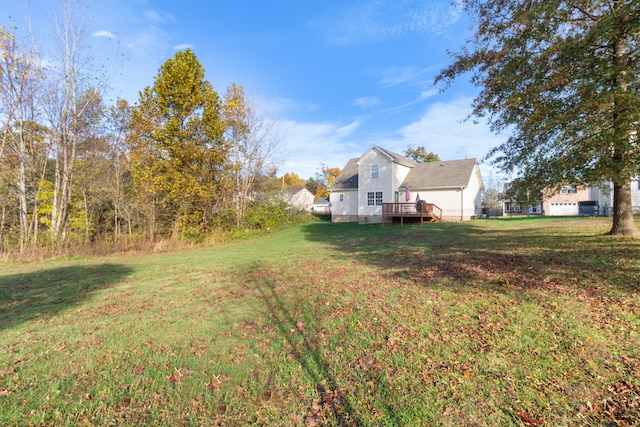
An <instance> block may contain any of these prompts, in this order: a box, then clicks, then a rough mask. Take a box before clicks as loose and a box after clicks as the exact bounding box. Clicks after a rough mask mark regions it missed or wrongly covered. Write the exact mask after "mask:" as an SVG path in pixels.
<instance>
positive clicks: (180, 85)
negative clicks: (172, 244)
mask: <svg viewBox="0 0 640 427" xmlns="http://www.w3.org/2000/svg"><path fill="white" fill-rule="evenodd" d="M204 77H205V70H204V67H203V66H202V64H200V62H199V61H198V59H197V58H196V55H195V54H194V52H193V51H192V50H191V49H187V50H184V51H180V52H177V53H176V54H175V56H174V57H173V58H170V59H168V60H167V61H166V62H165V63H164V64H163V65H162V66H161V67H160V70H159V72H158V75H157V76H156V77H155V80H154V84H153V86H151V87H146V88H145V89H144V90H143V91H142V92H141V94H140V101H139V103H138V105H137V106H136V107H134V108H133V110H132V116H131V126H130V143H131V160H132V168H133V175H134V178H135V179H136V182H137V184H138V188H139V189H140V191H141V192H142V195H144V196H145V200H146V202H147V204H148V210H147V215H148V217H149V218H148V219H149V224H150V233H151V235H152V236H154V235H155V234H156V232H161V233H162V234H171V235H174V236H175V235H177V234H178V233H181V232H192V231H196V232H203V231H206V230H207V229H208V227H209V226H210V225H211V224H212V221H213V217H214V216H215V213H216V207H218V206H219V205H220V203H222V202H223V201H224V199H225V196H226V194H225V192H224V190H225V188H227V181H228V179H229V175H230V174H229V172H230V164H229V162H228V155H229V145H228V144H227V142H226V141H225V139H224V138H223V134H224V132H225V123H224V120H223V118H222V111H221V109H222V106H221V102H220V99H219V97H218V94H217V93H216V91H215V90H214V89H213V87H212V86H211V84H210V83H209V82H208V81H206V80H205V78H204Z"/></svg>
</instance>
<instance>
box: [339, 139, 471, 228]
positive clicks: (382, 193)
mask: <svg viewBox="0 0 640 427" xmlns="http://www.w3.org/2000/svg"><path fill="white" fill-rule="evenodd" d="M482 190H483V185H482V177H481V175H480V169H479V167H478V162H477V161H476V159H464V160H451V161H444V162H429V163H417V162H415V161H413V160H411V159H409V158H407V157H405V156H402V155H400V154H397V153H394V152H392V151H389V150H386V149H384V148H381V147H378V146H375V145H374V146H372V147H371V148H369V149H368V150H367V151H366V152H365V153H364V154H363V155H362V156H360V158H357V159H351V160H349V161H348V162H347V164H346V165H345V167H344V168H343V169H342V171H341V172H340V175H339V176H338V178H337V179H336V181H335V182H334V184H333V185H332V186H331V188H329V192H330V199H331V219H332V221H334V222H360V223H367V222H382V219H383V204H395V205H396V206H401V205H403V204H404V205H410V204H412V203H413V202H414V201H415V200H417V199H420V200H423V201H425V202H427V203H429V204H433V205H435V206H436V208H437V209H438V211H439V212H441V215H440V216H439V217H438V219H441V220H445V221H463V220H468V219H470V218H472V217H474V216H479V215H480V214H481V206H480V196H481V193H482ZM387 212H388V211H387Z"/></svg>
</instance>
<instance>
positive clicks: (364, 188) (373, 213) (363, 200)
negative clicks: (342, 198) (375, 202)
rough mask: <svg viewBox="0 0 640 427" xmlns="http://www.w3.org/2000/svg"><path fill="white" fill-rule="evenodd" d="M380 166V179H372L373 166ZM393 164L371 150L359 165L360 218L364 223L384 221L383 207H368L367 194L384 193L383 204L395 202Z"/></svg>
mask: <svg viewBox="0 0 640 427" xmlns="http://www.w3.org/2000/svg"><path fill="white" fill-rule="evenodd" d="M372 164H377V165H378V179H371V165H372ZM393 176H394V171H393V162H392V161H391V159H389V157H387V156H386V155H384V154H382V153H380V152H379V151H378V150H375V149H373V150H369V152H367V153H366V154H365V155H364V156H363V157H362V158H360V162H359V163H358V216H359V217H360V219H361V220H362V221H367V222H376V221H381V220H382V206H367V193H370V192H373V193H375V192H377V191H381V192H382V202H383V203H391V202H393V197H394V192H395V189H394V188H393Z"/></svg>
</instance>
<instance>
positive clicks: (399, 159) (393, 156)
mask: <svg viewBox="0 0 640 427" xmlns="http://www.w3.org/2000/svg"><path fill="white" fill-rule="evenodd" d="M372 150H374V151H378V152H379V153H381V154H382V155H383V156H386V157H388V158H389V160H391V161H392V162H396V163H400V164H403V165H405V166H409V167H413V166H415V165H417V164H419V163H417V162H415V161H413V160H411V159H410V158H408V157H405V156H403V155H402V154H398V153H394V152H393V151H389V150H387V149H386V148H382V147H378V146H377V145H373V146H372V147H371V148H369V149H368V150H367V151H365V152H364V154H363V155H362V156H360V157H359V158H358V159H357V160H356V164H358V163H360V160H362V158H363V157H364V156H366V155H367V154H369V152H370V151H372Z"/></svg>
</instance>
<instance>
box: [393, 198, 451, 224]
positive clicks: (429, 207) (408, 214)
mask: <svg viewBox="0 0 640 427" xmlns="http://www.w3.org/2000/svg"><path fill="white" fill-rule="evenodd" d="M387 218H391V220H392V221H393V218H400V225H404V219H405V218H420V224H424V222H425V221H427V222H433V221H442V209H440V208H439V207H437V206H436V205H434V204H433V203H427V202H424V201H422V202H421V203H420V204H419V205H418V206H416V204H415V203H383V204H382V225H384V223H385V222H386V219H387Z"/></svg>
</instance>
